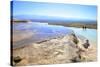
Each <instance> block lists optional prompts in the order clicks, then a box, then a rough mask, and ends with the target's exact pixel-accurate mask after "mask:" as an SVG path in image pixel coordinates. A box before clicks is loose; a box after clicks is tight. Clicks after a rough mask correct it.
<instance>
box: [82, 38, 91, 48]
mask: <svg viewBox="0 0 100 67" xmlns="http://www.w3.org/2000/svg"><path fill="white" fill-rule="evenodd" d="M89 46H90V44H89V40H86V42H85V43H84V44H83V47H84V48H85V49H88V47H89Z"/></svg>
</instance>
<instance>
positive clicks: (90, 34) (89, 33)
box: [68, 27, 97, 45]
mask: <svg viewBox="0 0 100 67" xmlns="http://www.w3.org/2000/svg"><path fill="white" fill-rule="evenodd" d="M68 28H69V29H72V30H73V31H74V32H75V34H77V35H81V36H84V37H85V38H87V39H88V40H89V41H91V42H92V43H93V44H95V45H97V30H96V29H88V28H87V29H86V30H84V29H83V28H75V27H68Z"/></svg>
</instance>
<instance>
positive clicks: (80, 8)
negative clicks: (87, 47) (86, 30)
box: [13, 1, 97, 20]
mask: <svg viewBox="0 0 100 67" xmlns="http://www.w3.org/2000/svg"><path fill="white" fill-rule="evenodd" d="M13 15H14V16H16V15H33V16H34V15H38V16H52V17H62V18H72V19H73V18H74V19H88V20H96V19H97V7H96V6H89V5H75V4H58V3H39V2H28V1H14V2H13Z"/></svg>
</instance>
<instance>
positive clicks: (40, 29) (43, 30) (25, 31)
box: [13, 22, 97, 47]
mask: <svg viewBox="0 0 100 67" xmlns="http://www.w3.org/2000/svg"><path fill="white" fill-rule="evenodd" d="M71 33H75V34H76V35H81V36H83V37H85V38H87V39H88V40H89V41H91V42H92V43H94V44H97V30H96V29H86V30H83V29H81V28H74V27H64V26H56V25H48V24H41V23H37V22H36V23H35V22H32V23H14V24H13V36H19V35H21V37H22V38H23V37H25V36H29V35H30V34H32V35H31V36H30V37H27V38H24V39H22V40H20V41H17V42H14V47H20V46H21V45H27V44H30V43H33V42H34V43H35V42H41V41H44V40H49V39H53V38H57V37H62V36H65V35H68V34H71ZM21 37H18V38H19V39H20V38H21Z"/></svg>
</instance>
